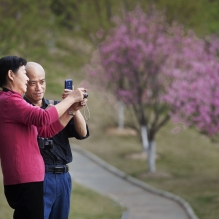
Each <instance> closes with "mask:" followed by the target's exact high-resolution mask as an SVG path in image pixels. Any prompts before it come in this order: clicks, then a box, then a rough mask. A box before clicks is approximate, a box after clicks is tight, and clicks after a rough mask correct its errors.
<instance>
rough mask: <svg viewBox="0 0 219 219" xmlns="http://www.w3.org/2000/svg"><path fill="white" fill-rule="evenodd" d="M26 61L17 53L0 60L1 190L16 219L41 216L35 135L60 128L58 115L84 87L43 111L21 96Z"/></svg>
mask: <svg viewBox="0 0 219 219" xmlns="http://www.w3.org/2000/svg"><path fill="white" fill-rule="evenodd" d="M25 65H26V60H25V59H23V58H19V57H17V56H6V57H3V58H1V59H0V87H1V88H3V89H2V91H0V106H1V107H0V130H1V131H0V160H1V168H2V173H3V182H4V191H5V196H6V199H7V201H8V203H9V205H10V206H11V207H12V208H13V209H15V211H14V218H15V219H18V218H19V219H21V218H22V219H41V218H42V219H43V180H44V174H45V167H44V162H43V159H42V157H41V155H40V151H39V147H38V143H37V135H38V134H39V135H40V136H42V137H43V136H46V137H48V136H53V135H54V134H56V133H58V132H59V131H60V130H61V129H63V128H64V127H63V125H62V124H61V123H60V122H59V117H63V116H64V115H65V113H66V112H67V109H68V108H69V107H70V106H71V105H72V104H74V103H76V102H80V101H82V100H83V91H84V90H83V88H80V89H77V90H75V91H72V92H71V93H70V94H69V95H68V97H66V98H65V99H64V100H63V101H61V102H60V103H59V104H57V105H55V106H52V107H50V108H48V109H47V110H43V109H41V108H39V107H35V106H32V105H30V104H28V103H27V102H26V101H25V100H24V99H23V97H22V95H23V94H24V93H25V92H26V89H27V83H28V80H29V79H28V77H27V75H26V70H25Z"/></svg>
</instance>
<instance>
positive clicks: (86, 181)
mask: <svg viewBox="0 0 219 219" xmlns="http://www.w3.org/2000/svg"><path fill="white" fill-rule="evenodd" d="M72 150H73V151H72V153H73V156H74V161H73V162H72V163H71V164H70V173H71V176H72V178H73V180H75V181H76V182H78V183H80V184H82V185H83V186H85V187H88V188H90V189H93V190H95V191H97V192H100V193H102V194H104V195H107V196H110V197H112V198H113V199H115V200H117V201H118V202H120V203H122V204H123V205H125V206H126V207H127V209H128V211H127V212H124V213H123V216H122V219H197V217H196V216H195V214H194V212H193V211H192V209H191V208H190V206H188V204H187V203H186V202H184V200H181V198H179V197H177V196H176V197H175V196H174V195H172V194H169V193H165V192H162V191H160V190H156V189H154V188H152V187H150V186H148V185H147V184H146V183H143V182H140V181H139V180H136V179H134V178H132V177H129V176H127V175H126V174H125V173H123V172H121V171H120V170H118V169H116V168H115V167H113V166H111V165H109V164H107V163H106V162H104V161H103V160H101V159H100V158H98V157H96V156H95V155H93V154H91V153H90V152H87V151H85V150H82V149H81V148H79V147H78V146H76V145H72ZM165 194H166V195H165ZM165 196H166V197H165ZM167 197H169V198H167ZM182 205H184V207H183V206H182Z"/></svg>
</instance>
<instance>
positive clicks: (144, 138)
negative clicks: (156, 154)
mask: <svg viewBox="0 0 219 219" xmlns="http://www.w3.org/2000/svg"><path fill="white" fill-rule="evenodd" d="M141 139H142V145H143V149H144V151H145V152H147V150H148V147H149V142H148V132H147V127H146V126H145V125H142V126H141Z"/></svg>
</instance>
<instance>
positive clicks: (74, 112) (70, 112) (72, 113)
mask: <svg viewBox="0 0 219 219" xmlns="http://www.w3.org/2000/svg"><path fill="white" fill-rule="evenodd" d="M68 115H70V116H73V117H74V116H75V115H76V111H73V110H69V111H68Z"/></svg>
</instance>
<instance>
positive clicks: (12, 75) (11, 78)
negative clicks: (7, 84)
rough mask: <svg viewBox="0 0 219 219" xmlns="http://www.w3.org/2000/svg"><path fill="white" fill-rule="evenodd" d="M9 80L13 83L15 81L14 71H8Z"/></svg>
mask: <svg viewBox="0 0 219 219" xmlns="http://www.w3.org/2000/svg"><path fill="white" fill-rule="evenodd" d="M8 78H9V80H11V81H14V72H13V71H12V70H8Z"/></svg>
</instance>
